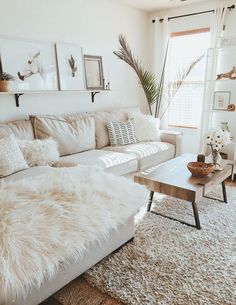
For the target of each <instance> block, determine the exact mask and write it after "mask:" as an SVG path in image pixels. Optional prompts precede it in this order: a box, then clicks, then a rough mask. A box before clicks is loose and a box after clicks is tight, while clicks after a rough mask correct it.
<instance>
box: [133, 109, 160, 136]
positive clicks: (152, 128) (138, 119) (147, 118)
mask: <svg viewBox="0 0 236 305" xmlns="http://www.w3.org/2000/svg"><path fill="white" fill-rule="evenodd" d="M129 119H133V120H134V126H135V135H136V137H137V139H138V141H139V142H145V141H160V132H159V128H160V120H159V119H157V118H154V117H153V116H151V115H145V114H142V113H131V114H129Z"/></svg>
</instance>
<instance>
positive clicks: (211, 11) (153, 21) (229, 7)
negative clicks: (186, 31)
mask: <svg viewBox="0 0 236 305" xmlns="http://www.w3.org/2000/svg"><path fill="white" fill-rule="evenodd" d="M227 8H228V10H230V11H231V10H233V9H235V5H234V4H233V5H231V6H228V7H227ZM214 12H215V10H209V11H203V12H197V13H192V14H186V15H179V16H173V17H169V18H168V20H169V21H170V20H172V19H177V18H182V17H189V16H195V15H202V14H207V13H214ZM163 21H164V19H163V18H161V19H159V22H163ZM155 22H156V20H155V19H153V20H152V23H155Z"/></svg>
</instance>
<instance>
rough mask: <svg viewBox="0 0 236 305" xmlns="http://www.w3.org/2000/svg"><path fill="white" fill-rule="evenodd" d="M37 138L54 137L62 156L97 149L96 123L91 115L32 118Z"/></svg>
mask: <svg viewBox="0 0 236 305" xmlns="http://www.w3.org/2000/svg"><path fill="white" fill-rule="evenodd" d="M30 118H31V120H32V125H33V128H34V133H35V137H36V138H37V139H45V138H48V137H52V138H53V139H54V140H56V141H57V143H58V148H59V152H60V155H61V156H65V155H70V154H74V153H78V152H81V151H85V150H89V149H94V148H95V121H94V118H93V116H91V115H80V116H76V117H58V116H31V117H30Z"/></svg>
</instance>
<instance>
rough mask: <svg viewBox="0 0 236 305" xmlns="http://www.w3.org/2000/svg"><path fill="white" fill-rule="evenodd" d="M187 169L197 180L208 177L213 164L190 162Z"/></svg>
mask: <svg viewBox="0 0 236 305" xmlns="http://www.w3.org/2000/svg"><path fill="white" fill-rule="evenodd" d="M187 167H188V170H189V171H190V172H191V173H192V175H193V176H194V177H198V178H202V177H206V176H208V175H209V174H210V173H211V172H212V171H213V169H214V165H213V164H211V163H204V162H190V163H188V165H187Z"/></svg>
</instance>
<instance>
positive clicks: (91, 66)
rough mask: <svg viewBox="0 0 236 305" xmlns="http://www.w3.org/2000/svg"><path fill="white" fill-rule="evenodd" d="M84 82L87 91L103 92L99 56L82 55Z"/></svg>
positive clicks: (100, 58)
mask: <svg viewBox="0 0 236 305" xmlns="http://www.w3.org/2000/svg"><path fill="white" fill-rule="evenodd" d="M84 67H85V80H86V88H87V89H88V90H104V77H103V65H102V57H101V56H93V55H84Z"/></svg>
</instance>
